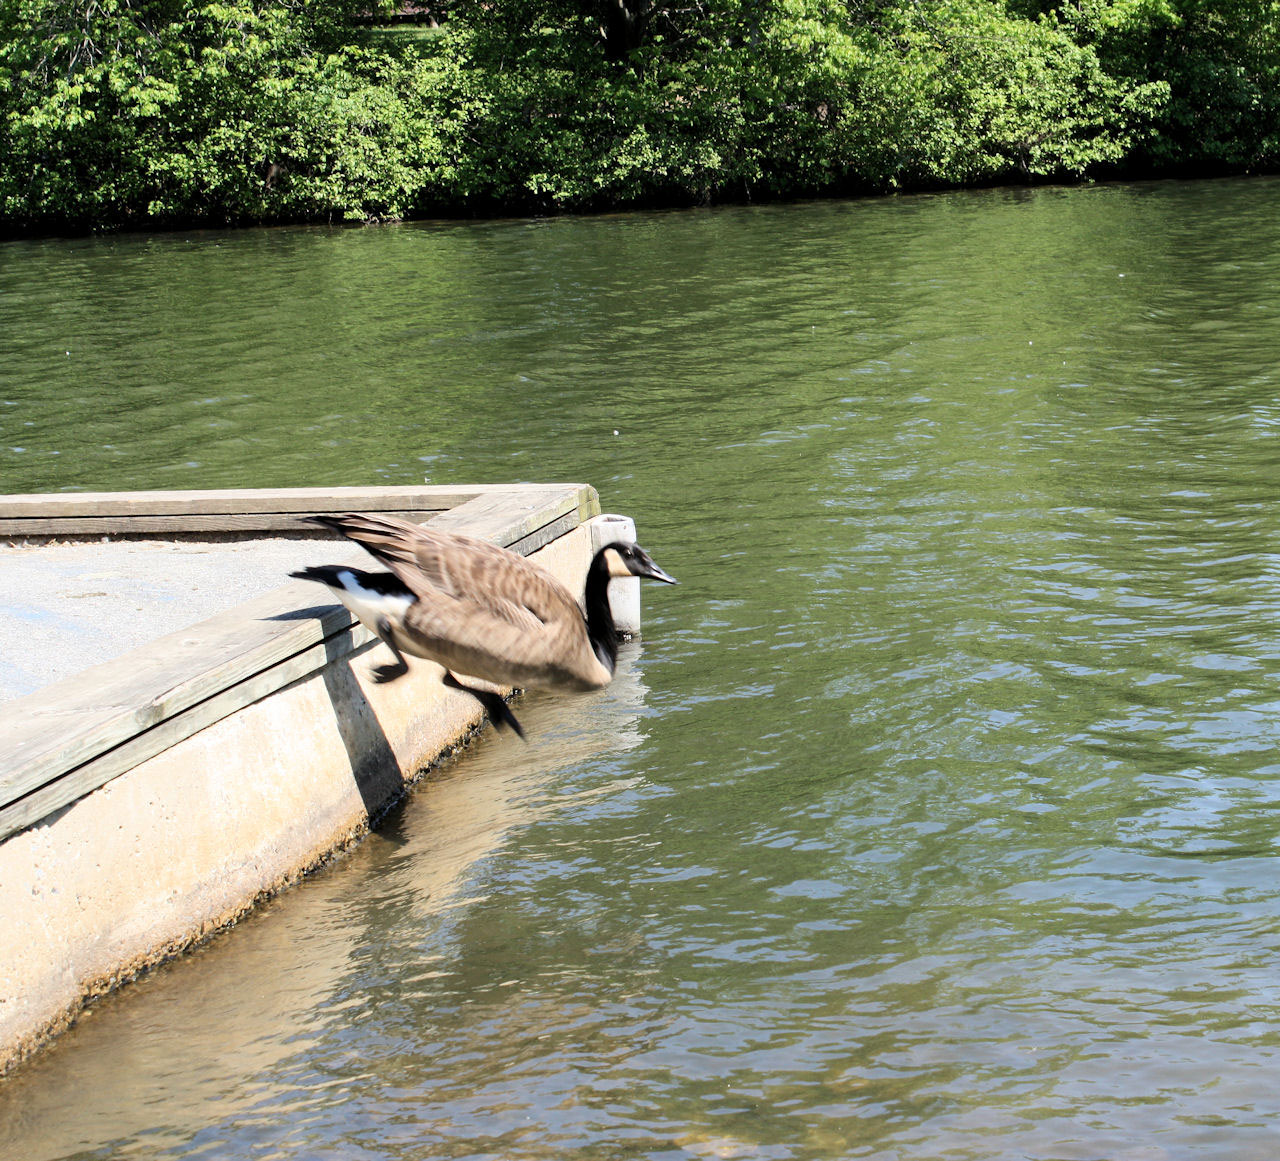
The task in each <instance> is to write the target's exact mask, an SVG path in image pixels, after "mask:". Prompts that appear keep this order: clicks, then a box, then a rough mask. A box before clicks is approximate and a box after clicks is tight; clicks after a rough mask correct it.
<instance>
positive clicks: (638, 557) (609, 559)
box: [596, 541, 680, 585]
mask: <svg viewBox="0 0 1280 1161" xmlns="http://www.w3.org/2000/svg"><path fill="white" fill-rule="evenodd" d="M596 559H597V560H599V561H600V562H601V565H602V567H603V568H604V571H605V572H606V573H607V574H608V575H609V576H610V577H624V576H642V577H649V578H650V579H652V580H659V581H662V582H663V583H664V584H669V585H674V584H679V583H680V582H679V581H677V580H676V578H675V577H673V576H672V575H671V574H670V573H668V572H665V571H663V570H662V569H660V568H659V567H658V566H657V565H656V564H654V562H653V557H651V556H650V555H649V554H648V553H647V552H645V550H644V549H643V548H641V547H640V545H638V544H632V543H630V542H629V541H618V542H616V543H614V544H606V545H605V546H604V548H602V549H601V550H600V552H599V553H598V554H597V558H596Z"/></svg>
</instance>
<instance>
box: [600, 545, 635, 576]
mask: <svg viewBox="0 0 1280 1161" xmlns="http://www.w3.org/2000/svg"><path fill="white" fill-rule="evenodd" d="M604 559H605V564H607V565H608V566H609V575H610V576H631V575H632V572H631V570H630V569H629V568H628V567H627V565H626V562H625V561H624V560H623V559H622V557H621V556H619V555H618V553H617V552H616V551H615V550H614V549H606V551H605V558H604Z"/></svg>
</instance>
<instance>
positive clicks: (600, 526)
mask: <svg viewBox="0 0 1280 1161" xmlns="http://www.w3.org/2000/svg"><path fill="white" fill-rule="evenodd" d="M635 539H636V525H635V521H634V520H632V519H631V517H630V516H614V515H612V514H606V515H603V516H596V517H595V518H594V519H593V520H592V521H591V552H592V555H594V554H595V553H597V552H599V551H600V550H601V549H602V548H604V546H605V545H606V544H614V543H615V542H617V541H619V540H626V541H630V542H631V543H633V544H634V543H635ZM609 608H610V609H611V610H612V612H613V623H614V624H615V625H617V627H618V631H619V632H621V633H625V634H626V635H627V636H628V637H635V636H637V635H638V634H639V632H640V578H639V577H638V576H627V577H614V578H613V580H611V581H610V582H609Z"/></svg>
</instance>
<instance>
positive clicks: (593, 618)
mask: <svg viewBox="0 0 1280 1161" xmlns="http://www.w3.org/2000/svg"><path fill="white" fill-rule="evenodd" d="M604 554H605V549H603V548H602V549H601V550H600V551H599V552H597V553H596V554H595V557H594V558H593V559H592V561H591V567H590V568H589V569H587V588H586V592H585V593H584V596H583V599H584V603H585V604H586V606H587V636H588V637H589V638H590V639H591V648H592V650H593V651H594V652H595V655H596V656H597V657H599V658H600V663H601V664H602V665H603V666H605V668H606V669H608V670H609V672H610V673H612V672H613V670H614V667H615V666H616V665H617V664H618V628H617V626H616V625H615V624H614V623H613V610H612V609H610V608H609V565H608V563H607V561H606V560H605V556H604Z"/></svg>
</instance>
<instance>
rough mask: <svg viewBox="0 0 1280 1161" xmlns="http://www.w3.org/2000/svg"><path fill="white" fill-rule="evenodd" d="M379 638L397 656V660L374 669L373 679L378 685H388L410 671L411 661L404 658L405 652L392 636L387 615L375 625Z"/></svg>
mask: <svg viewBox="0 0 1280 1161" xmlns="http://www.w3.org/2000/svg"><path fill="white" fill-rule="evenodd" d="M375 632H376V633H377V634H378V638H379V640H380V641H381V642H382V643H383V644H384V645H385V646H386V647H387V648H388V649H390V650H391V652H392V654H394V656H395V661H393V662H391V663H390V664H387V665H375V666H374V667H373V669H372V671H371V672H372V673H373V680H374V682H375V683H376V684H378V685H386V683H387V682H388V681H395V679H396V678H397V677H403V676H404V675H405V674H406V673H408V672H409V663H408V662H407V661H406V660H405V659H404V654H403V653H401V652H400V650H399V649H398V648H397V647H396V643H395V640H394V639H393V638H392V636H391V623H390V622H389V621H388V620H387V619H386V617H379V618H378V623H377V625H376V627H375Z"/></svg>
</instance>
